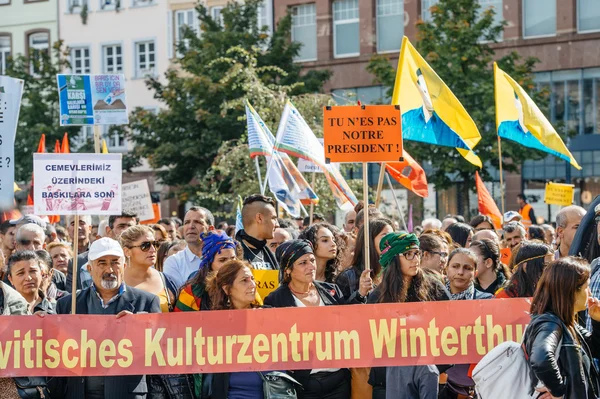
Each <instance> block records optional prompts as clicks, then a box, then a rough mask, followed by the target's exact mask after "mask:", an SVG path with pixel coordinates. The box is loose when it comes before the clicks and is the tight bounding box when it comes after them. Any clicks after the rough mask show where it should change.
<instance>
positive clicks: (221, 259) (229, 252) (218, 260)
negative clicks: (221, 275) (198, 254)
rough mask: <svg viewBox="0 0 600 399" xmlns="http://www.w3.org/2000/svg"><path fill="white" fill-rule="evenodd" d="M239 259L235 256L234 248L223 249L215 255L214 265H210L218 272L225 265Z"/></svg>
mask: <svg viewBox="0 0 600 399" xmlns="http://www.w3.org/2000/svg"><path fill="white" fill-rule="evenodd" d="M235 259H237V255H236V254H235V249H233V248H223V249H221V252H220V253H217V254H215V257H214V258H213V261H212V263H211V264H210V269H211V270H212V271H213V272H218V271H219V269H221V268H222V267H223V265H224V264H225V263H227V262H229V261H230V260H235Z"/></svg>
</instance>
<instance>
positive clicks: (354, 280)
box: [335, 266, 361, 300]
mask: <svg viewBox="0 0 600 399" xmlns="http://www.w3.org/2000/svg"><path fill="white" fill-rule="evenodd" d="M360 275H361V271H360V269H359V268H358V267H356V266H352V267H349V268H348V269H346V270H344V271H343V272H341V273H340V274H338V276H337V278H336V279H335V283H336V284H337V286H338V287H340V291H342V294H343V295H344V299H346V300H348V299H350V296H351V295H352V294H353V293H354V292H356V291H358V288H359V286H360Z"/></svg>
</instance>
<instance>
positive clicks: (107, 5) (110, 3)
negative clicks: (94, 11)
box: [100, 0, 117, 11]
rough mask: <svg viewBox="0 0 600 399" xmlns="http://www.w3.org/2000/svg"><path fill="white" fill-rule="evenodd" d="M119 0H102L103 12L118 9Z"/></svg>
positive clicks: (101, 7)
mask: <svg viewBox="0 0 600 399" xmlns="http://www.w3.org/2000/svg"><path fill="white" fill-rule="evenodd" d="M116 4H117V0H100V9H101V10H107V11H108V10H114V9H115V8H116Z"/></svg>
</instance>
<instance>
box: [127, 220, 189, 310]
mask: <svg viewBox="0 0 600 399" xmlns="http://www.w3.org/2000/svg"><path fill="white" fill-rule="evenodd" d="M119 241H120V242H121V246H122V247H123V252H124V253H125V258H126V260H127V266H126V267H125V274H124V281H125V284H127V285H129V286H131V287H134V288H138V289H140V290H143V291H146V292H149V293H151V294H155V295H157V296H158V298H159V299H160V308H161V310H162V312H163V313H167V312H170V311H171V310H172V307H173V304H174V303H175V299H176V297H175V293H176V292H177V287H175V284H174V283H173V281H172V280H171V279H170V278H169V277H167V276H166V275H165V274H163V273H162V272H159V271H157V270H156V269H155V268H154V267H153V266H154V264H155V263H156V258H157V257H156V254H157V248H158V242H157V241H155V239H154V230H152V229H151V228H150V227H148V226H144V225H137V226H131V227H129V228H128V229H127V230H125V231H123V233H121V237H120V238H119Z"/></svg>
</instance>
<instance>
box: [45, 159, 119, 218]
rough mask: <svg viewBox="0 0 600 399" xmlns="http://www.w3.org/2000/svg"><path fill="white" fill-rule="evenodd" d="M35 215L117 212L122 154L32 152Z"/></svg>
mask: <svg viewBox="0 0 600 399" xmlns="http://www.w3.org/2000/svg"><path fill="white" fill-rule="evenodd" d="M33 173H34V175H35V180H34V193H35V197H34V200H33V202H34V207H35V214H36V215H75V214H78V215H120V214H121V213H122V212H121V209H122V208H121V176H122V171H121V154H38V153H36V154H33Z"/></svg>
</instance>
